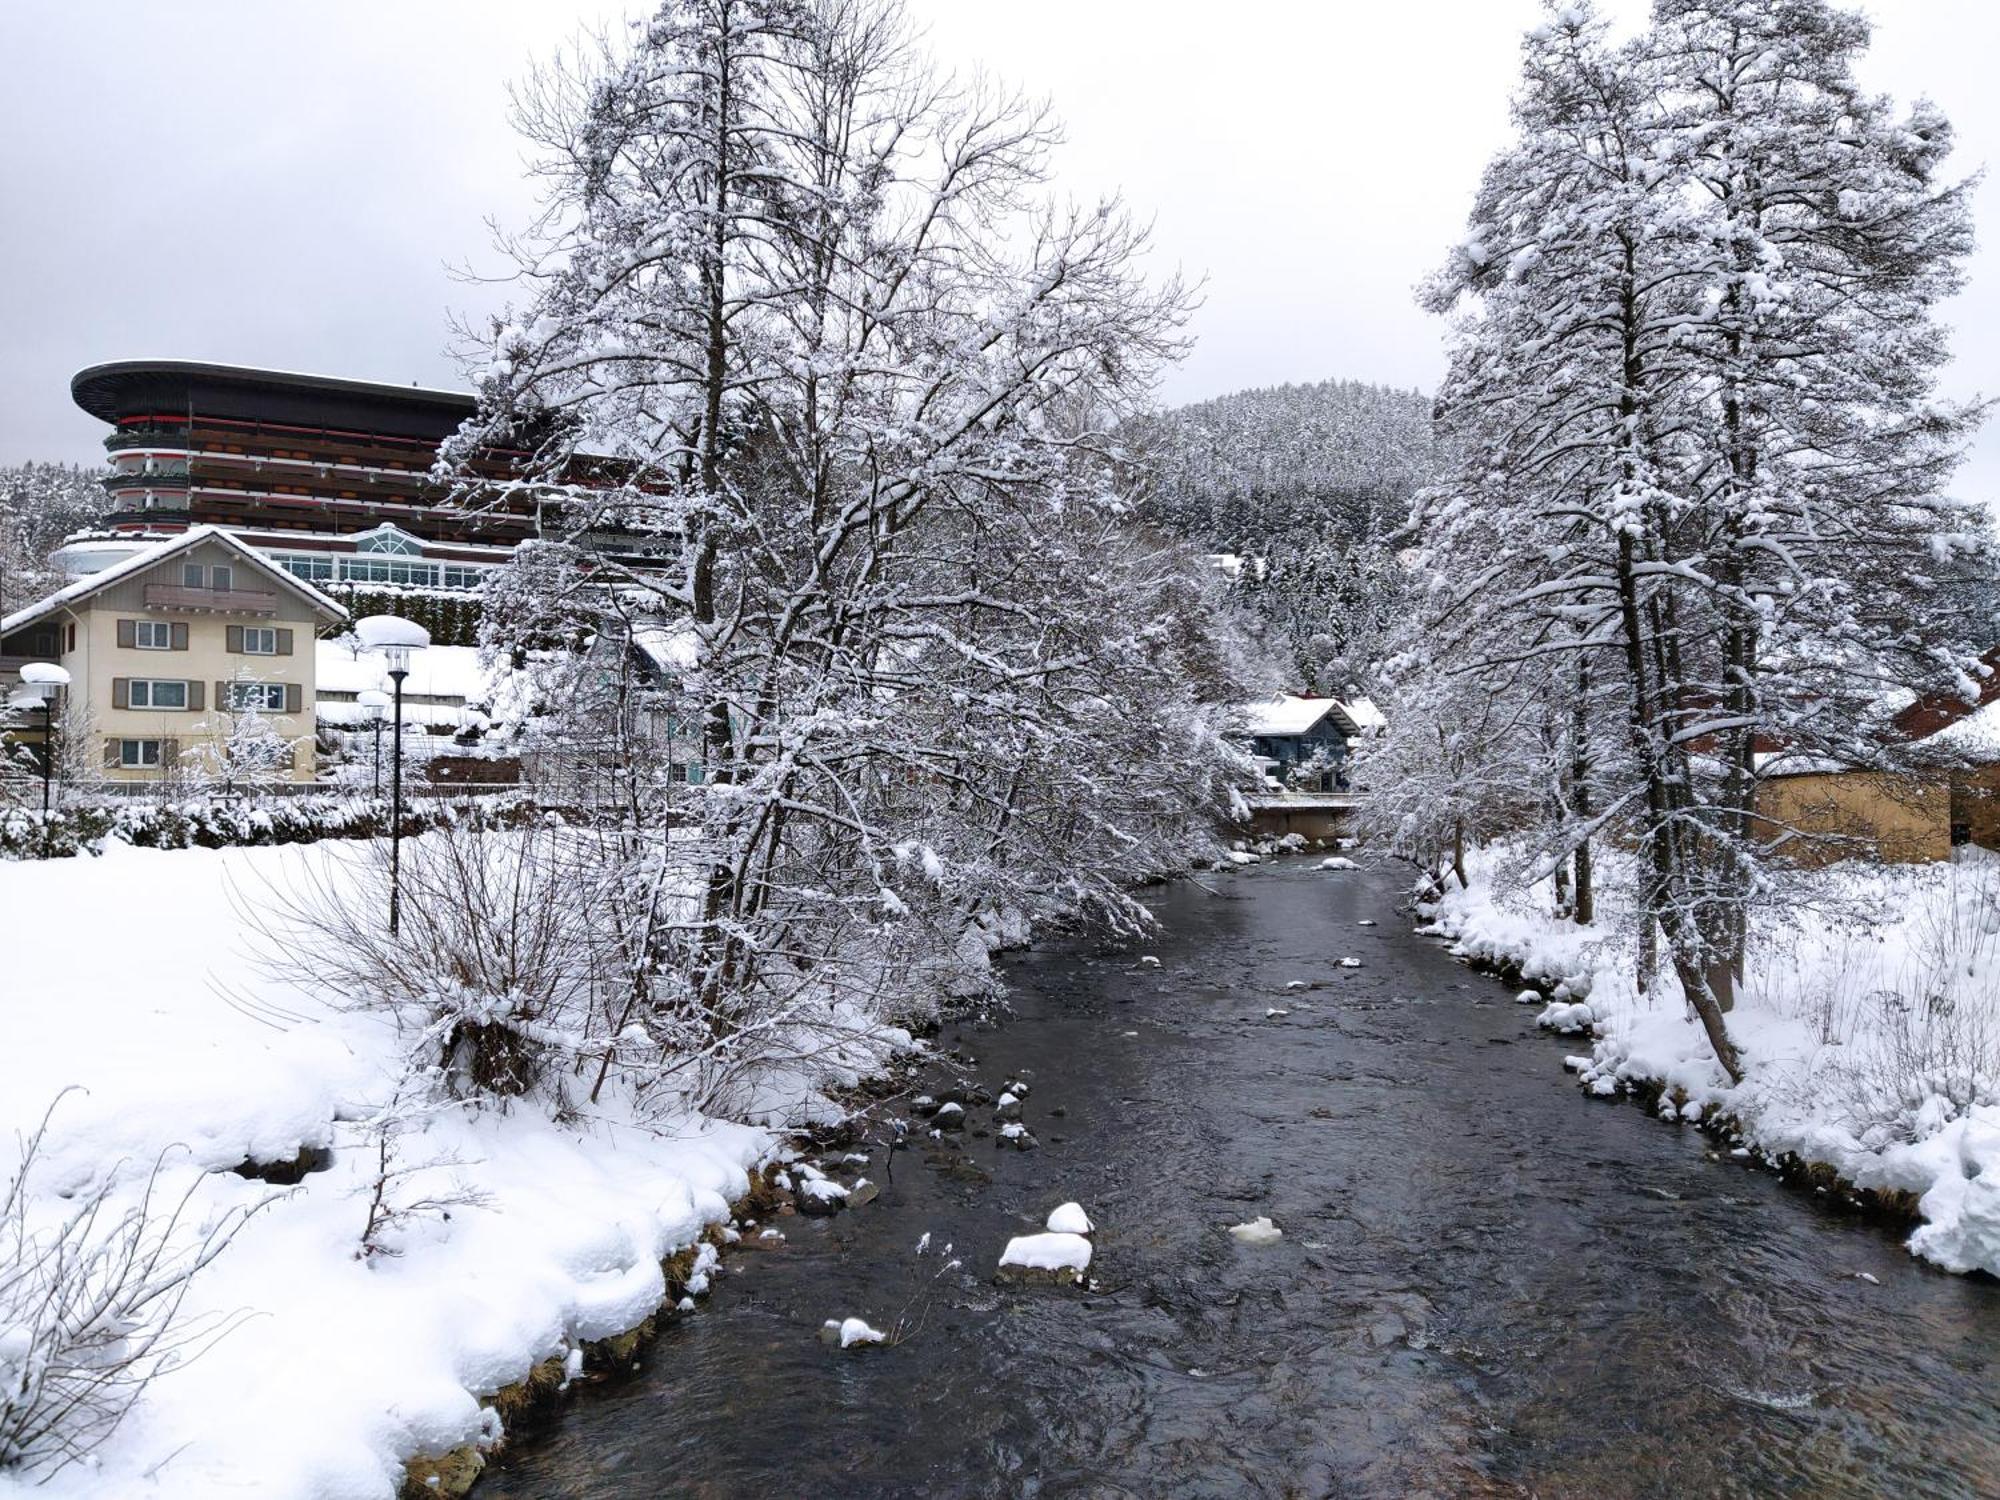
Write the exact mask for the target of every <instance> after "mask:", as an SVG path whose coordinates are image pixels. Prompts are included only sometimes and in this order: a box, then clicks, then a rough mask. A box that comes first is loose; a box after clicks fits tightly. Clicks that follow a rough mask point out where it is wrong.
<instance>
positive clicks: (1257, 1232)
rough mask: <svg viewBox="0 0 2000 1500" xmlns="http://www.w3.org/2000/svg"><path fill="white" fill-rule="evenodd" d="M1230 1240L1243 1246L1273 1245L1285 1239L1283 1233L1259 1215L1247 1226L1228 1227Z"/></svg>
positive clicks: (1234, 1225) (1235, 1225) (1233, 1225)
mask: <svg viewBox="0 0 2000 1500" xmlns="http://www.w3.org/2000/svg"><path fill="white" fill-rule="evenodd" d="M1229 1233H1230V1236H1231V1238H1233V1239H1235V1240H1236V1241H1237V1242H1238V1243H1239V1244H1244V1245H1275V1244H1277V1243H1278V1241H1279V1240H1281V1239H1283V1238H1284V1237H1285V1231H1284V1230H1282V1229H1280V1228H1279V1227H1278V1226H1277V1225H1276V1224H1273V1223H1272V1222H1271V1221H1270V1220H1269V1219H1267V1218H1265V1217H1264V1216H1263V1215H1262V1214H1259V1215H1258V1216H1257V1217H1256V1218H1254V1219H1252V1220H1251V1221H1250V1222H1249V1223H1248V1224H1232V1225H1230V1226H1229Z"/></svg>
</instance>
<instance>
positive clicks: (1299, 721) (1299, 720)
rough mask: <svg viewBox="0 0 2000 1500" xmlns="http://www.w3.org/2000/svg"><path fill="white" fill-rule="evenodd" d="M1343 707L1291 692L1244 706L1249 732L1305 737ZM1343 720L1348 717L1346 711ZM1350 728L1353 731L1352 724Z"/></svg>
mask: <svg viewBox="0 0 2000 1500" xmlns="http://www.w3.org/2000/svg"><path fill="white" fill-rule="evenodd" d="M1339 707H1340V700H1339V699H1337V698H1301V697H1298V696H1297V695H1296V694H1292V693H1280V694H1279V695H1278V696H1277V697H1275V698H1269V699H1266V700H1265V701H1264V702H1262V703H1251V704H1247V705H1245V707H1244V710H1243V712H1244V715H1245V718H1246V720H1247V722H1246V724H1245V726H1244V729H1245V732H1246V733H1249V734H1258V735H1280V736H1282V735H1293V734H1305V733H1307V732H1309V731H1310V730H1311V729H1312V727H1313V726H1314V725H1315V724H1317V723H1319V721H1320V720H1321V719H1324V718H1325V717H1326V716H1327V715H1328V714H1329V713H1331V712H1333V710H1335V709H1337V708H1339ZM1342 717H1343V718H1344V717H1346V715H1345V713H1344V712H1343V714H1342ZM1348 729H1349V731H1350V732H1352V729H1353V725H1352V723H1351V722H1350V724H1349V725H1348Z"/></svg>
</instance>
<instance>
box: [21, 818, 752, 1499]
mask: <svg viewBox="0 0 2000 1500" xmlns="http://www.w3.org/2000/svg"><path fill="white" fill-rule="evenodd" d="M364 848H365V846H361V845H356V844H346V843H337V842H336V843H323V844H315V845H310V846H287V847H281V848H263V849H235V850H205V849H192V850H184V851H173V852H164V851H154V850H139V849H131V848H127V847H124V846H120V845H115V844H114V845H112V846H111V847H110V848H108V850H107V851H106V853H105V854H104V855H103V856H102V857H101V858H95V859H70V860H54V861H49V862H0V911H4V912H5V913H6V929H5V930H6V937H5V945H4V954H0V973H4V976H5V977H4V980H0V1037H3V1038H4V1044H0V1186H4V1184H5V1182H6V1181H7V1179H8V1178H9V1177H11V1176H12V1174H13V1170H14V1166H15V1162H16V1160H17V1156H18V1153H17V1149H16V1143H15V1139H14V1137H15V1134H16V1132H26V1131H29V1130H31V1129H32V1128H33V1127H34V1126H35V1124H36V1123H37V1122H38V1121H39V1120H40V1118H41V1117H42V1115H43V1113H44V1111H46V1110H48V1109H49V1107H50V1105H51V1103H52V1101H53V1102H54V1103H55V1108H54V1114H53V1117H52V1119H51V1122H50V1126H49V1131H48V1136H47V1141H46V1144H45V1149H44V1155H43V1158H42V1160H41V1161H40V1164H39V1168H38V1170H37V1172H36V1173H35V1174H34V1176H33V1177H32V1178H31V1179H30V1185H31V1189H32V1190H33V1191H34V1193H35V1194H36V1195H37V1196H36V1198H35V1200H34V1211H35V1213H36V1214H37V1215H38V1216H41V1217H43V1218H44V1219H46V1218H47V1217H48V1216H50V1215H53V1214H56V1213H59V1212H60V1211H61V1209H62V1205H63V1203H64V1201H65V1200H64V1199H63V1198H61V1197H60V1196H58V1195H60V1194H62V1193H65V1192H68V1191H70V1190H72V1189H74V1188H76V1187H77V1186H79V1185H82V1184H88V1183H89V1182H91V1181H93V1180H94V1179H96V1178H98V1177H99V1176H101V1175H102V1174H106V1173H109V1174H113V1176H114V1177H115V1179H116V1182H117V1184H118V1186H117V1188H116V1191H115V1193H114V1196H113V1199H112V1203H113V1206H114V1207H123V1206H125V1205H127V1204H129V1203H130V1202H131V1201H132V1199H133V1195H134V1194H135V1193H136V1191H137V1190H138V1188H139V1187H140V1185H142V1184H143V1182H144V1179H145V1176H146V1173H147V1169H148V1168H149V1166H150V1165H151V1164H152V1163H153V1162H154V1161H155V1160H156V1159H159V1158H161V1157H162V1155H163V1154H164V1157H165V1161H166V1163H167V1166H166V1169H165V1173H164V1177H163V1181H162V1183H161V1186H162V1188H163V1190H164V1192H163V1196H165V1197H177V1196H178V1195H179V1194H180V1193H181V1192H182V1191H183V1190H184V1189H186V1188H187V1187H189V1186H192V1188H193V1194H194V1196H193V1199H192V1202H191V1205H190V1212H189V1216H188V1220H187V1224H186V1226H185V1227H186V1228H187V1229H189V1230H190V1231H197V1232H198V1231H199V1229H200V1228H201V1227H202V1226H203V1225H204V1224H208V1223H213V1222H215V1221H216V1220H217V1219H218V1218H219V1217H221V1216H223V1215H224V1214H226V1213H227V1212H228V1211H229V1210H230V1209H232V1208H240V1207H244V1206H248V1205H252V1204H258V1203H265V1206H264V1207H263V1208H262V1209H261V1211H259V1212H258V1213H257V1214H256V1215H255V1216H254V1217H252V1218H251V1219H250V1220H249V1221H248V1222H247V1224H246V1225H245V1226H244V1227H243V1228H242V1230H241V1232H240V1233H239V1234H238V1235H237V1237H236V1239H235V1240H234V1241H233V1242H232V1243H231V1244H230V1245H229V1246H228V1248H227V1249H226V1250H225V1251H224V1252H223V1254H222V1256H221V1258H220V1259H219V1260H217V1261H216V1262H215V1263H214V1264H213V1265H212V1266H210V1267H209V1268H208V1269H207V1270H205V1271H203V1272H202V1273H201V1274H200V1275H199V1276H198V1277H197V1278H196V1280H195V1282H194V1284H193V1290H192V1293H191V1295H190V1297H189V1299H188V1302H187V1305H186V1308H185V1313H186V1314H187V1315H189V1316H191V1317H194V1318H203V1317H213V1318H222V1319H227V1318H235V1317H239V1316H240V1317H241V1321H240V1322H239V1323H238V1325H237V1326H236V1327H235V1328H234V1329H233V1331H231V1332H229V1333H228V1334H227V1336H226V1337H224V1338H223V1339H222V1340H221V1341H220V1342H219V1343H217V1344H216V1345H215V1346H214V1347H213V1348H212V1349H211V1350H210V1351H209V1352H208V1353H206V1354H205V1355H204V1356H202V1357H201V1358H199V1359H196V1360H194V1361H193V1362H191V1363H189V1364H188V1365H187V1366H186V1367H185V1368H181V1369H177V1370H174V1371H172V1372H170V1373H169V1374H167V1375H166V1376H165V1377H164V1378H162V1379H161V1380H159V1381H158V1382H157V1383H155V1384H154V1385H153V1386H152V1387H151V1388H150V1389H149V1390H148V1391H147V1392H146V1393H145V1395H144V1397H143V1399H141V1400H140V1401H139V1403H138V1405H137V1406H136V1407H135V1408H134V1410H133V1411H132V1412H131V1414H130V1416H129V1417H128V1418H127V1419H126V1421H125V1422H124V1424H123V1425H122V1426H121V1427H120V1428H119V1429H118V1431H117V1433H116V1435H115V1436H114V1437H113V1438H112V1440H111V1441H110V1443H109V1444H108V1446H106V1447H105V1449H104V1450H103V1451H102V1453H101V1454H100V1455H99V1462H98V1463H97V1465H96V1466H95V1467H89V1466H83V1465H78V1466H72V1467H70V1468H68V1469H66V1470H64V1471H63V1472H61V1473H60V1474H58V1475H57V1476H56V1477H55V1478H54V1479H53V1480H52V1481H50V1482H49V1483H48V1484H46V1485H44V1486H41V1487H39V1488H37V1487H34V1486H33V1485H32V1484H30V1483H28V1482H26V1481H23V1480H21V1479H19V1478H16V1479H13V1480H8V1479H0V1496H11V1495H17V1494H18V1495H22V1496H25V1495H27V1494H29V1493H33V1494H35V1495H37V1496H44V1497H78V1500H82V1497H106V1496H129V1495H141V1494H143V1495H147V1496H158V1497H168V1500H171V1497H188V1500H194V1497H214V1496H222V1495H245V1496H249V1495H255V1496H258V1497H260V1500H288V1497H298V1500H306V1497H311V1500H349V1497H353V1500H362V1497H371V1500H372V1497H388V1496H391V1495H393V1494H394V1493H395V1491H396V1488H397V1486H398V1484H399V1483H400V1482H401V1480H402V1477H403V1467H402V1466H403V1461H404V1459H406V1458H408V1457H410V1456H412V1455H415V1454H420V1453H425V1454H431V1453H439V1452H442V1451H444V1450H448V1449H450V1448H452V1447H453V1446H454V1445H458V1444H462V1443H466V1442H468V1441H472V1440H475V1439H477V1438H479V1437H480V1436H481V1435H482V1434H490V1432H491V1430H492V1425H493V1418H492V1415H491V1414H490V1413H486V1412H483V1411H482V1401H481V1397H482V1396H483V1395H486V1394H488V1393H491V1392H492V1391H494V1390H496V1389H497V1388H499V1387H502V1386H504V1385H506V1384H508V1383H510V1382H512V1381H516V1380H519V1379H520V1378H521V1377H522V1376H524V1375H525V1374H527V1372H528V1370H529V1368H530V1366H531V1365H533V1364H535V1363H536V1362H538V1361H541V1360H544V1359H547V1358H550V1357H552V1356H572V1355H573V1351H575V1350H576V1349H577V1348H578V1346H579V1345H580V1344H581V1343H582V1342H583V1341H586V1340H592V1339H597V1338H602V1337H605V1336H607V1335H610V1334H614V1333H618V1332H622V1331H623V1330H625V1329H627V1328H630V1327H631V1326H633V1325H634V1324H636V1323H638V1322H639V1321H640V1320H641V1319H642V1318H643V1317H644V1316H645V1315H646V1314H648V1313H649V1312H651V1311H652V1310H653V1309H654V1308H655V1307H656V1306H657V1305H658V1304H659V1302H660V1300H661V1298H662V1296H663V1294H664V1291H665V1283H664V1280H663V1276H662V1270H661V1261H662V1259H663V1258H664V1257H666V1256H668V1255H669V1254H670V1253H671V1252H673V1251H674V1250H676V1249H677V1248H680V1247H684V1246H686V1245H688V1244H690V1243H692V1242H694V1241H695V1240H696V1239H697V1238H698V1237H699V1236H700V1235H701V1234H702V1233H703V1231H704V1229H705V1228H706V1227H707V1226H708V1225H710V1224H713V1223H716V1222H717V1221H721V1220H726V1218H727V1217H728V1211H729V1203H730V1201H731V1200H733V1199H735V1198H736V1197H738V1196H740V1195H741V1194H742V1193H743V1192H744V1191H745V1189H746V1187H747V1185H748V1176H747V1174H748V1172H749V1170H750V1169H752V1168H753V1167H754V1166H755V1164H756V1163H758V1161H759V1160H760V1159H762V1158H765V1157H766V1156H768V1155H769V1154H771V1153H772V1152H773V1151H774V1149H776V1148H777V1146H778V1144H779V1143H778V1139H777V1137H776V1136H775V1134H774V1133H773V1132H772V1131H769V1130H766V1129H761V1128H753V1127H750V1126H745V1125H734V1124H727V1123H723V1122H719V1121H715V1120H709V1119H703V1118H700V1117H698V1116H695V1115H692V1114H689V1115H687V1116H686V1117H684V1118H681V1119H679V1120H669V1121H668V1122H667V1123H665V1124H664V1125H662V1124H660V1123H659V1122H658V1120H657V1117H656V1118H655V1122H654V1123H653V1124H652V1125H650V1126H642V1125H641V1124H640V1123H639V1122H638V1121H636V1120H635V1119H634V1118H632V1117H631V1116H630V1115H629V1114H624V1113H621V1112H620V1111H618V1110H616V1109H613V1110H610V1111H607V1112H606V1113H604V1114H601V1115H595V1116H593V1117H590V1118H586V1119H583V1120H580V1121H578V1122H576V1123H575V1124H573V1125H562V1126H558V1125H556V1124H554V1123H552V1122H551V1121H550V1120H549V1119H548V1118H546V1117H545V1116H544V1115H543V1114H541V1113H540V1112H539V1111H537V1110H536V1109H534V1108H533V1107H517V1108H514V1109H512V1110H510V1111H507V1112H500V1111H497V1110H491V1109H489V1110H484V1111H466V1110H449V1111H445V1112H440V1113H438V1114H436V1115H434V1116H432V1117H430V1119H429V1123H428V1128H427V1129H426V1130H425V1131H424V1132H423V1133H422V1134H421V1135H420V1136H418V1137H416V1140H417V1143H418V1144H417V1145H416V1146H414V1147H410V1146H406V1147H405V1148H404V1149H405V1151H415V1152H420V1153H421V1155H420V1157H419V1159H416V1160H404V1161H400V1162H399V1165H402V1166H410V1167H415V1168H418V1169H420V1170H418V1171H417V1172H416V1173H415V1175H413V1176H411V1177H409V1178H406V1179H401V1180H400V1181H399V1186H398V1191H399V1192H401V1193H403V1194H405V1195H406V1196H433V1197H437V1198H440V1199H443V1200H446V1201H447V1202H448V1203H449V1202H450V1201H451V1200H460V1201H457V1202H456V1204H455V1206H451V1207H450V1208H449V1211H448V1217H447V1216H446V1214H445V1213H444V1212H433V1213H428V1214H422V1215H418V1216H417V1217H416V1218H415V1219H413V1220H412V1221H411V1222H410V1223H409V1224H408V1225H406V1226H405V1227H403V1228H400V1229H397V1230H394V1231H391V1233H390V1235H389V1243H390V1246H391V1249H392V1252H393V1253H390V1254H384V1255H378V1256H375V1257H372V1258H368V1259H362V1258H357V1253H356V1252H357V1249H358V1246H359V1242H360V1238H361V1234H362V1230H363V1226H364V1223H365V1222H366V1220H367V1216H368V1211H369V1193H368V1189H369V1187H370V1184H371V1183H372V1180H373V1177H374V1154H373V1151H372V1149H370V1147H369V1143H368V1137H367V1136H366V1135H365V1134H364V1129H365V1127H364V1126H363V1125H362V1124H361V1123H360V1122H361V1121H363V1120H365V1118H366V1117H367V1116H369V1115H370V1114H371V1113H372V1112H374V1111H376V1110H379V1109H380V1108H381V1107H382V1106H383V1105H384V1103H385V1102H386V1097H387V1094H388V1092H389V1090H390V1089H391V1086H392V1083H391V1080H392V1079H393V1078H394V1077H395V1075H396V1072H397V1069H396V1059H397V1042H396V1039H395V1037H394V1036H393V1035H392V1033H391V1030H390V1028H389V1026H388V1025H387V1023H386V1022H385V1021H383V1020H382V1019H380V1017H379V1016H374V1015H360V1014H353V1013H346V1012H336V1011H332V1010H329V1009H328V1008H326V1007H325V1006H323V1005H322V1004H321V1003H319V1002H317V1001H315V1000H313V999H312V998H310V997H308V996H307V995H306V994H304V993H303V992H302V991H300V990H298V989H296V988H295V987H294V986H293V984H292V983H291V982H290V981H289V979H288V977H287V974H286V964H285V962H284V958H283V955H280V956H279V963H278V964H277V965H276V967H275V968H273V967H272V966H270V965H269V964H268V963H265V962H261V961H259V960H258V959H257V958H256V956H255V952H254V949H255V944H256V941H261V940H253V939H252V938H251V937H250V936H249V935H248V934H247V933H246V931H245V924H244V921H243V918H242V917H241V915H239V911H238V908H237V907H236V906H235V905H234V904H233V902H235V901H241V902H244V903H246V904H249V905H253V906H254V905H255V904H257V902H258V901H259V899H260V893H261V892H268V890H269V889H270V885H269V884H268V883H270V882H275V883H277V884H278V885H280V886H283V885H284V884H286V883H287V882H289V881H291V880H293V879H294V878H295V877H297V876H298V875H299V874H300V873H301V872H303V871H305V870H307V869H308V868H312V869H317V870H319V871H320V872H322V873H323V874H326V875H328V876H330V877H331V878H332V879H335V880H338V879H339V878H340V874H341V871H342V869H343V867H344V866H343V862H344V861H355V860H359V859H362V858H364V857H366V856H365V853H364ZM65 1089H70V1090H72V1091H71V1092H68V1093H67V1094H65V1095H63V1097H61V1098H60V1100H58V1099H57V1096H58V1094H60V1093H62V1091H63V1090H65ZM406 1139H407V1138H406ZM301 1147H327V1148H331V1151H332V1164H331V1166H330V1167H329V1168H328V1169H326V1170H323V1171H318V1172H315V1173H312V1174H311V1175H308V1176H307V1177H305V1178H304V1180H303V1182H301V1183H300V1185H299V1186H297V1187H291V1188H282V1187H271V1186H269V1185H267V1184H265V1183H263V1182H259V1181H253V1180H248V1179H246V1178H244V1177H241V1176H238V1175H235V1174H234V1173H232V1172H230V1171H229V1170H228V1169H229V1168H231V1167H234V1166H236V1165H237V1164H238V1163H241V1162H244V1161H246V1160H258V1161H267V1162H268V1161H278V1160H283V1159H288V1158H292V1157H295V1156H296V1155H297V1154H298V1153H299V1150H300V1148H301ZM266 1200H269V1201H268V1202H266ZM467 1200H472V1201H467ZM4 1332H5V1330H4V1329H0V1333H4ZM4 1352H5V1350H4V1348H0V1354H4Z"/></svg>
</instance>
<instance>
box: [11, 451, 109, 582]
mask: <svg viewBox="0 0 2000 1500" xmlns="http://www.w3.org/2000/svg"><path fill="white" fill-rule="evenodd" d="M105 509H106V504H105V495H104V487H103V486H102V485H100V484H99V483H98V482H97V476H96V473H95V471H93V470H89V469H83V468H79V467H76V466H75V465H72V464H41V463H28V464H18V465H14V466H11V467H5V468H0V615H4V614H6V613H8V612H9V611H11V610H15V609H18V608H20V607H21V606H22V605H23V604H28V603H31V602H33V601H34V600H36V599H38V598H40V597H41V596H42V595H43V594H45V593H47V592H48V591H49V590H50V589H51V588H54V587H55V586H56V585H57V584H58V583H59V582H61V575H60V573H59V572H58V571H57V570H56V569H55V568H54V567H52V566H51V565H50V563H49V554H50V553H51V552H53V551H54V550H55V549H56V548H57V547H58V546H59V545H61V543H62V539H63V538H64V537H66V536H68V535H69V534H70V533H71V532H72V531H76V530H79V529H81V528H82V527H85V526H89V525H91V524H92V523H94V522H95V521H96V520H97V518H98V517H99V516H101V515H103V514H104V512H105Z"/></svg>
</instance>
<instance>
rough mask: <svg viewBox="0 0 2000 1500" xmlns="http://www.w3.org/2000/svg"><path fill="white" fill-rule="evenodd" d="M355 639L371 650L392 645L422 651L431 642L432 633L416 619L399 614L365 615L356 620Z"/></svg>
mask: <svg viewBox="0 0 2000 1500" xmlns="http://www.w3.org/2000/svg"><path fill="white" fill-rule="evenodd" d="M354 635H355V639H357V640H359V641H360V642H361V644H362V645H364V646H366V647H368V648H369V649H370V650H371V651H383V650H388V649H390V648H392V647H402V648H404V649H406V650H411V651H421V650H423V649H424V647H426V646H428V645H430V643H431V633H430V632H429V631H428V630H426V629H424V627H423V626H421V625H419V624H418V623H417V622H416V621H415V620H405V619H402V618H401V617H400V616H397V615H365V616H363V617H362V618H361V619H359V620H356V621H355V622H354Z"/></svg>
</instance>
